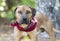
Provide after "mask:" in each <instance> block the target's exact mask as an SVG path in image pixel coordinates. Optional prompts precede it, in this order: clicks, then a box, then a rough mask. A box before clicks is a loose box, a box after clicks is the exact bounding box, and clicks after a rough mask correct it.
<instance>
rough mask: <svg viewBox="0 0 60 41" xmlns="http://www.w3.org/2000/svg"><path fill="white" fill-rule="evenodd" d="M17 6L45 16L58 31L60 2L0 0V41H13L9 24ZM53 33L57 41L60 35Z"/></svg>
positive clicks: (53, 0)
mask: <svg viewBox="0 0 60 41" xmlns="http://www.w3.org/2000/svg"><path fill="white" fill-rule="evenodd" d="M18 5H28V6H30V7H33V8H36V14H38V13H42V14H45V15H47V16H48V18H49V19H50V20H51V22H52V23H53V25H54V28H56V29H58V30H60V0H0V41H14V39H13V28H12V27H10V26H9V24H10V22H11V20H14V9H15V7H16V6H18ZM54 33H55V38H56V39H57V40H59V39H60V34H59V33H56V32H54ZM39 35H40V33H39ZM44 35H45V34H44ZM46 35H47V34H46ZM46 35H45V36H46ZM41 41H42V40H41Z"/></svg>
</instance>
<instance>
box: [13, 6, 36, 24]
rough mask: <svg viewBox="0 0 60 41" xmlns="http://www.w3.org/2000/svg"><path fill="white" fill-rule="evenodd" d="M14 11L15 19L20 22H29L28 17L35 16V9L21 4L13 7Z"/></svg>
mask: <svg viewBox="0 0 60 41" xmlns="http://www.w3.org/2000/svg"><path fill="white" fill-rule="evenodd" d="M14 13H15V17H16V20H17V21H18V22H19V23H20V24H29V21H30V19H31V18H32V17H34V16H35V14H36V10H35V9H34V8H31V7H29V6H25V5H21V6H18V7H16V8H15V10H14Z"/></svg>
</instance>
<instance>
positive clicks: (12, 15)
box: [6, 11, 15, 20]
mask: <svg viewBox="0 0 60 41" xmlns="http://www.w3.org/2000/svg"><path fill="white" fill-rule="evenodd" d="M14 16H15V15H14V13H13V12H12V11H8V12H7V15H6V18H7V19H9V20H12V19H14Z"/></svg>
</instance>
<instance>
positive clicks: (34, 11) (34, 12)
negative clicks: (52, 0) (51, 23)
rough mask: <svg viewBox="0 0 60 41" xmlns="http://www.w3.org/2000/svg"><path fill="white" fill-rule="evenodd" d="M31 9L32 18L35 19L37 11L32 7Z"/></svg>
mask: <svg viewBox="0 0 60 41" xmlns="http://www.w3.org/2000/svg"><path fill="white" fill-rule="evenodd" d="M30 9H31V10H32V17H34V16H35V14H36V9H35V8H31V7H30Z"/></svg>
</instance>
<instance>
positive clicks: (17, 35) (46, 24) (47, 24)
mask: <svg viewBox="0 0 60 41" xmlns="http://www.w3.org/2000/svg"><path fill="white" fill-rule="evenodd" d="M19 10H21V11H22V12H23V13H24V14H25V12H26V10H29V11H30V12H31V13H30V14H28V15H27V18H28V19H30V18H31V16H32V11H31V9H30V8H29V7H28V6H18V8H17V10H16V21H18V22H19V20H20V18H21V14H18V11H19ZM35 18H36V19H37V21H38V25H37V28H36V29H35V30H33V31H31V32H26V33H27V34H28V35H29V37H30V41H37V29H38V28H39V29H40V28H44V29H45V30H46V32H47V33H48V34H49V37H50V39H51V41H54V32H53V25H52V23H51V21H50V20H49V19H48V17H47V16H46V15H43V14H37V15H36V16H35ZM23 33H24V32H23V31H19V30H18V29H17V28H16V27H15V28H14V39H15V41H21V38H22V37H23Z"/></svg>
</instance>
